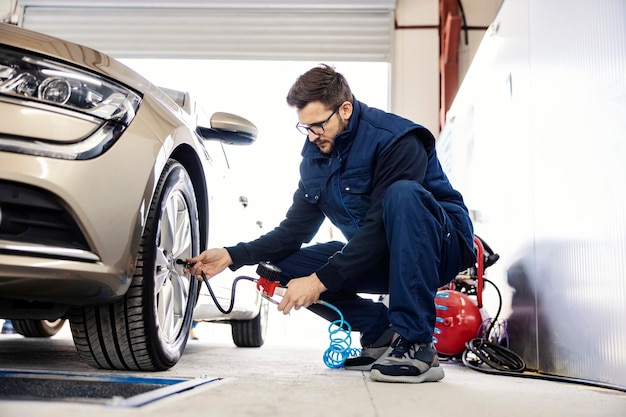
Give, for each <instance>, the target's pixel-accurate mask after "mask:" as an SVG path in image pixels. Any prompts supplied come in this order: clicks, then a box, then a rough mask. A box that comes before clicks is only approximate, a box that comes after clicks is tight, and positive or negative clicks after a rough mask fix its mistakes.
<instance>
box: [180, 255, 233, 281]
mask: <svg viewBox="0 0 626 417" xmlns="http://www.w3.org/2000/svg"><path fill="white" fill-rule="evenodd" d="M187 262H189V263H190V264H193V265H192V266H191V267H190V268H189V271H190V272H191V275H195V277H196V278H197V279H198V280H200V281H201V280H202V275H201V272H204V274H205V275H206V277H207V278H212V277H214V276H215V275H217V274H219V273H220V272H222V271H223V270H225V269H226V268H228V267H229V266H230V265H232V264H233V260H232V258H231V257H230V253H228V251H227V250H226V249H224V248H213V249H207V250H205V251H204V252H202V253H201V254H200V255H198V256H196V257H194V258H188V259H187Z"/></svg>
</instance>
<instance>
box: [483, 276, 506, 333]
mask: <svg viewBox="0 0 626 417" xmlns="http://www.w3.org/2000/svg"><path fill="white" fill-rule="evenodd" d="M483 282H487V283H489V284H491V286H492V287H493V288H495V290H496V292H497V293H498V299H499V300H500V301H499V303H498V311H497V312H496V315H495V316H494V317H493V319H492V320H491V323H490V324H489V328H487V331H486V332H485V337H486V338H487V340H490V339H491V338H490V336H491V332H492V331H493V326H494V325H495V324H496V322H497V321H498V318H500V313H501V312H502V293H501V292H500V289H499V288H498V287H497V286H496V284H494V283H493V282H491V281H489V280H488V279H487V278H483Z"/></svg>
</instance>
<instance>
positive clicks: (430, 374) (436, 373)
mask: <svg viewBox="0 0 626 417" xmlns="http://www.w3.org/2000/svg"><path fill="white" fill-rule="evenodd" d="M444 376H445V373H444V372H443V369H442V368H441V367H440V366H437V367H434V368H430V369H429V370H428V371H426V372H424V373H423V374H420V375H385V374H383V373H381V372H380V371H379V370H378V369H373V370H372V372H371V373H370V379H371V380H373V381H379V382H402V383H407V384H419V383H422V382H437V381H441V380H442V379H443V377H444Z"/></svg>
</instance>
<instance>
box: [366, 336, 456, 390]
mask: <svg viewBox="0 0 626 417" xmlns="http://www.w3.org/2000/svg"><path fill="white" fill-rule="evenodd" d="M389 350H390V352H389V353H388V354H387V355H385V356H384V357H382V358H380V359H379V360H377V361H376V362H375V363H374V364H373V365H372V372H371V373H370V378H371V379H372V380H374V381H381V382H408V383H420V382H435V381H439V380H442V379H443V377H444V372H443V368H441V366H439V359H438V358H437V351H436V350H435V348H434V347H433V345H432V343H425V344H418V343H411V342H409V341H408V340H406V339H405V338H404V337H402V336H400V337H398V338H397V339H396V340H394V341H393V343H392V344H391V347H390V348H389Z"/></svg>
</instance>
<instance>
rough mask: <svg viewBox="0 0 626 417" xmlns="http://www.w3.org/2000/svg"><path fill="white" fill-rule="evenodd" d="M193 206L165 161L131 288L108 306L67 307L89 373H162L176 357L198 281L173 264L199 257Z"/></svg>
mask: <svg viewBox="0 0 626 417" xmlns="http://www.w3.org/2000/svg"><path fill="white" fill-rule="evenodd" d="M199 247H200V243H199V223H198V208H197V202H196V199H195V196H194V190H193V185H192V183H191V179H190V178H189V175H188V174H187V171H186V170H185V168H184V167H183V166H182V165H181V164H179V163H178V162H176V161H174V160H170V161H168V163H167V164H166V166H165V169H164V170H163V173H162V174H161V177H160V179H159V182H158V184H157V187H156V190H155V192H154V197H153V200H152V203H151V205H150V212H149V215H148V219H147V222H146V226H145V229H144V232H143V236H142V240H141V247H140V250H139V253H138V256H137V266H136V269H135V274H134V276H133V280H132V283H131V285H130V288H129V289H128V291H127V292H126V294H125V295H124V297H123V298H122V299H120V300H119V301H117V302H115V303H113V304H105V305H98V306H93V307H83V308H77V309H73V310H72V313H71V317H70V326H71V328H72V336H73V338H74V344H75V345H76V349H77V350H78V353H79V354H80V356H81V358H82V359H83V360H84V361H85V362H87V363H88V364H90V365H91V366H93V367H96V368H104V369H119V370H137V371H163V370H166V369H169V368H171V367H172V366H174V365H175V364H176V363H177V362H178V360H179V359H180V357H181V356H182V354H183V351H184V349H185V345H186V344H187V338H188V336H189V329H190V327H191V319H192V315H193V308H194V305H195V303H196V294H197V290H198V281H197V280H196V279H195V278H194V277H191V276H189V275H188V274H184V273H183V266H182V265H180V264H177V262H176V261H177V260H178V259H181V260H185V259H186V258H189V257H193V256H195V255H197V254H198V253H199Z"/></svg>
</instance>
